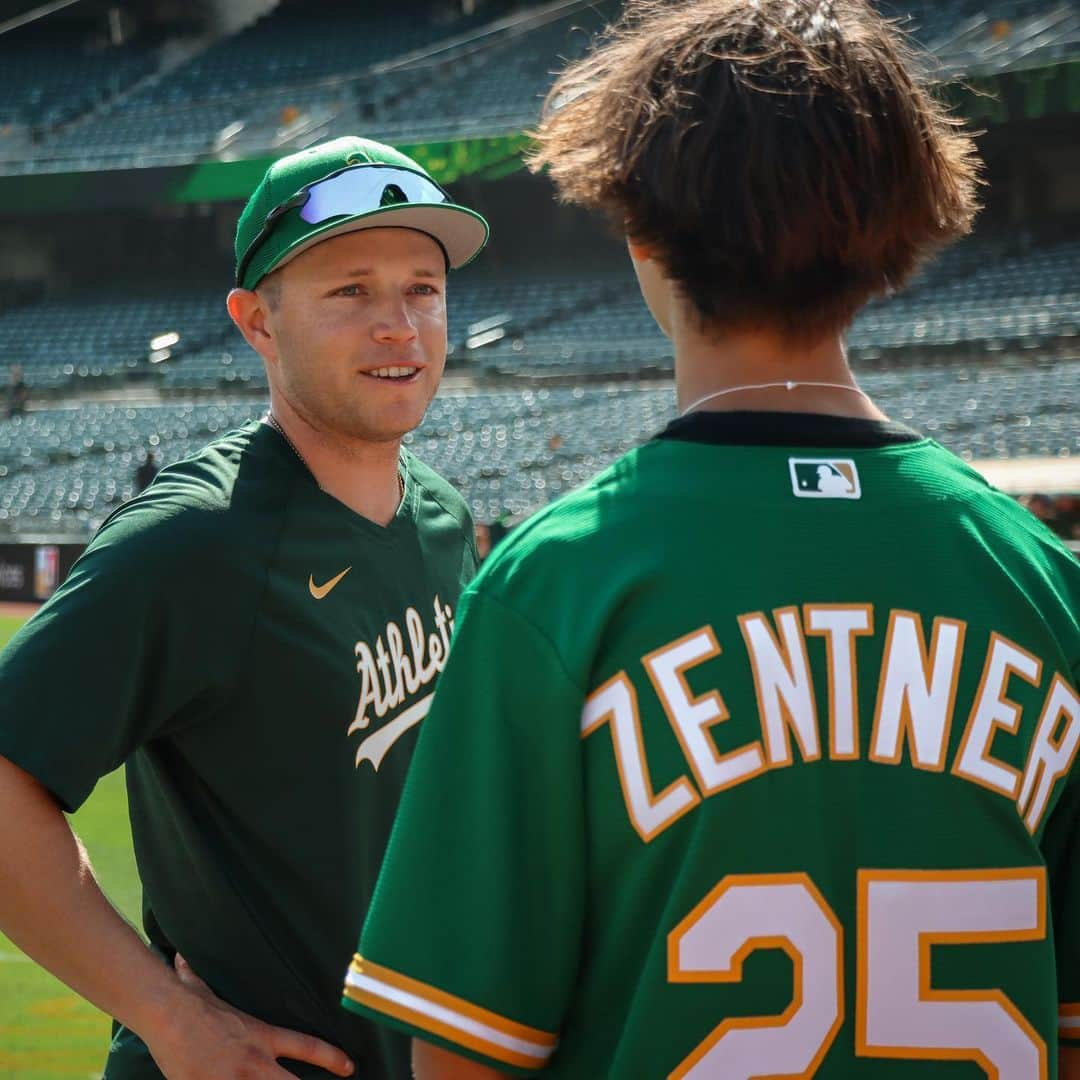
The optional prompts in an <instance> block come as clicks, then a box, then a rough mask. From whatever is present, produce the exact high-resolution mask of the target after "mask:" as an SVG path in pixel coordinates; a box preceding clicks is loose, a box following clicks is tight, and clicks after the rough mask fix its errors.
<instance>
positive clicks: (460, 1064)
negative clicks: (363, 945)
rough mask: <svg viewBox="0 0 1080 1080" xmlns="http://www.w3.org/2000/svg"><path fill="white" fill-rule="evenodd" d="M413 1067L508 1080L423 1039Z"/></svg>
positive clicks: (446, 1077) (432, 1079) (420, 1072)
mask: <svg viewBox="0 0 1080 1080" xmlns="http://www.w3.org/2000/svg"><path fill="white" fill-rule="evenodd" d="M412 1067H413V1077H414V1078H415V1080H507V1075H506V1073H502V1072H496V1071H495V1070H494V1069H491V1068H488V1066H487V1065H481V1064H480V1063H479V1062H478V1061H470V1060H469V1059H468V1058H463V1057H459V1056H458V1055H457V1054H451V1053H450V1051H449V1050H443V1049H441V1048H440V1047H438V1046H432V1045H431V1043H427V1042H423V1041H422V1040H421V1039H413V1041H412ZM1070 1080H1071V1078H1070Z"/></svg>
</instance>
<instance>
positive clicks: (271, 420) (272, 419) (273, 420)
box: [266, 412, 405, 505]
mask: <svg viewBox="0 0 1080 1080" xmlns="http://www.w3.org/2000/svg"><path fill="white" fill-rule="evenodd" d="M266 422H267V423H268V424H269V425H270V426H271V427H272V428H273V429H274V430H275V431H276V432H277V433H278V434H279V435H280V436H281V437H282V438H283V439H284V440H285V442H286V443H288V446H289V449H290V450H291V451H292V452H293V453H294V454H295V455H296V456H297V457H298V458H299V459H300V464H301V465H303V466H304V468H305V469H307V471H308V472H309V473H311V476H312V479H314V477H315V474H314V473H313V472H311V466H310V465H309V464H308V463H307V462H306V461H305V460H304V455H303V454H301V453H300V451H299V450H297V449H296V445H295V444H294V443H293V441H292V439H290V438H289V436H288V435H286V434H285V429H284V428H283V427H282V426H281V424H280V423H278V418H277V417H276V416H275V415H274V414H273V413H272V412H267V414H266ZM315 483H316V484H318V480H316V481H315ZM397 483H398V504H399V505H400V504H401V502H402V501H403V500H404V498H405V481H404V480H403V479H402V478H401V473H400V472H399V473H398V474H397ZM320 486H321V485H320Z"/></svg>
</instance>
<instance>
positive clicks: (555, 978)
mask: <svg viewBox="0 0 1080 1080" xmlns="http://www.w3.org/2000/svg"><path fill="white" fill-rule="evenodd" d="M772 422H773V423H777V424H779V423H781V421H780V420H778V419H776V418H773V420H772ZM782 422H783V423H784V424H785V425H786V426H785V429H784V436H785V438H786V439H788V440H791V438H792V435H793V433H794V435H795V436H797V440H796V442H795V444H794V445H792V443H791V442H790V441H788V443H787V445H770V433H769V430H768V429H769V425H770V419H769V418H768V417H754V418H750V419H748V418H747V417H745V416H744V417H739V416H733V417H722V416H701V417H695V418H692V419H691V420H690V421H684V422H682V423H680V424H676V425H673V427H672V428H671V429H669V431H668V432H667V433H665V435H666V437H664V438H662V439H659V440H655V441H654V442H653V443H651V444H649V445H648V446H647V447H645V448H643V449H642V450H640V451H638V452H635V453H633V454H631V455H629V456H628V457H626V458H625V459H623V460H622V461H621V462H619V463H617V464H616V465H615V466H614V467H613V468H612V469H611V470H609V471H608V472H607V473H606V474H605V475H604V476H602V477H601V478H599V479H598V480H597V481H596V482H594V483H593V484H592V485H590V487H589V488H588V489H586V490H585V491H584V492H582V493H579V494H578V495H575V496H572V497H571V498H570V499H568V500H566V501H564V502H563V503H561V504H559V505H557V506H556V507H554V508H552V509H550V510H549V511H548V512H547V513H545V514H544V515H541V516H540V517H539V518H538V519H537V520H536V521H535V522H533V523H531V524H529V525H528V526H526V527H525V529H524V531H523V532H522V534H521V535H520V536H516V537H514V538H512V539H511V540H510V541H509V543H508V544H507V545H506V546H505V547H504V548H503V549H501V550H500V552H499V553H498V554H497V556H496V558H495V559H494V561H493V564H492V565H490V566H489V567H487V568H486V569H485V572H484V573H483V574H482V575H481V578H480V579H479V580H478V581H477V583H476V585H475V587H474V589H473V590H471V591H470V594H469V595H468V597H467V601H466V603H465V604H464V606H463V609H462V612H461V615H460V617H459V625H458V636H457V637H456V638H455V642H454V646H453V650H452V653H451V658H450V662H449V664H448V666H447V670H446V672H445V673H444V676H443V681H442V683H441V684H440V689H439V691H438V693H437V695H436V701H435V705H434V707H433V709H432V712H431V714H430V715H429V717H428V720H427V722H426V723H427V727H426V728H425V731H424V732H423V734H422V736H421V739H420V743H419V747H418V752H417V757H416V759H415V760H414V764H413V772H412V774H411V776H410V779H409V781H408V783H407V787H406V793H405V797H404V801H403V803H402V809H401V816H400V817H399V821H398V824H397V826H396V829H395V834H394V838H393V840H392V843H391V847H390V850H389V853H388V856H387V862H386V863H385V865H384V871H383V876H382V878H381V879H380V885H379V889H378V892H377V896H376V903H375V905H374V907H373V909H372V911H371V914H370V915H369V918H368V921H367V923H366V925H365V931H364V936H363V939H362V943H361V949H360V955H359V956H358V958H357V960H356V961H355V962H354V965H353V968H352V970H351V973H350V976H349V983H348V985H347V990H346V995H347V998H346V1000H347V1002H348V1003H349V1004H350V1006H351V1007H355V1008H358V1009H359V1010H361V1011H366V1012H369V1013H371V1014H373V1015H381V1016H382V1017H383V1018H384V1019H385V1018H387V1017H389V1018H390V1019H391V1020H392V1022H394V1023H395V1024H397V1025H399V1026H403V1027H405V1028H406V1029H408V1030H411V1031H413V1032H415V1033H420V1034H421V1035H422V1036H423V1037H425V1038H431V1039H432V1040H433V1041H436V1042H439V1041H442V1042H444V1043H445V1044H446V1045H448V1046H451V1047H452V1048H454V1049H456V1050H457V1051H458V1052H460V1053H465V1054H469V1055H472V1056H476V1057H478V1058H480V1059H482V1060H485V1061H488V1062H491V1063H498V1065H499V1067H503V1068H506V1067H512V1068H516V1069H520V1070H521V1071H523V1072H525V1071H529V1070H530V1069H537V1068H545V1070H546V1071H545V1075H551V1076H565V1077H582V1076H590V1077H591V1076H596V1077H600V1076H609V1077H625V1078H638V1077H640V1078H652V1077H666V1076H672V1077H684V1076H686V1077H689V1076H692V1077H724V1078H747V1080H748V1078H750V1077H756V1076H788V1075H797V1076H810V1075H815V1076H820V1077H830V1078H841V1077H842V1078H850V1077H878V1076H886V1075H888V1076H893V1075H895V1076H897V1077H900V1076H906V1075H911V1076H915V1075H918V1076H920V1077H937V1076H941V1077H942V1078H943V1080H944V1078H947V1077H952V1076H960V1075H963V1074H964V1072H965V1071H966V1072H967V1073H968V1075H971V1076H977V1075H983V1074H989V1075H996V1076H999V1077H1001V1078H1002V1080H1028V1078H1032V1077H1040V1076H1047V1075H1050V1074H1051V1073H1050V1070H1052V1069H1053V1067H1054V1064H1055V1061H1056V1042H1057V1038H1058V1035H1059V1023H1060V1030H1061V1033H1062V1035H1063V1037H1066V1038H1067V1037H1069V1036H1070V1034H1071V1019H1072V1017H1073V1016H1076V1015H1080V1007H1077V1003H1080V978H1077V977H1076V976H1074V975H1073V974H1072V972H1073V970H1076V969H1077V960H1078V959H1080V933H1078V931H1080V923H1078V920H1077V919H1076V918H1075V916H1073V915H1072V914H1071V911H1070V901H1071V900H1075V898H1076V890H1077V887H1080V878H1078V879H1077V881H1076V882H1075V883H1074V881H1073V876H1074V875H1073V873H1072V871H1071V869H1070V868H1071V866H1072V865H1074V864H1075V863H1076V862H1077V859H1076V858H1075V854H1076V853H1075V852H1074V851H1073V850H1072V845H1073V840H1072V833H1073V828H1072V826H1073V824H1074V823H1075V811H1074V807H1075V804H1076V799H1077V794H1076V792H1077V790H1078V786H1077V784H1076V783H1075V782H1074V780H1073V778H1072V764H1073V760H1074V757H1075V754H1076V750H1077V747H1078V745H1080V699H1078V697H1077V693H1076V665H1077V662H1078V660H1080V631H1078V628H1077V622H1076V615H1075V612H1076V611H1077V610H1080V606H1078V605H1080V569H1078V568H1077V566H1076V564H1075V562H1073V561H1072V560H1071V557H1070V556H1069V555H1068V553H1067V552H1065V551H1064V549H1063V548H1061V547H1060V545H1059V544H1057V542H1056V541H1055V540H1054V539H1053V538H1052V537H1051V536H1050V534H1049V533H1047V532H1046V531H1045V530H1043V529H1042V527H1041V526H1040V525H1039V524H1038V523H1037V522H1035V521H1034V519H1032V518H1030V517H1029V516H1028V515H1027V514H1026V513H1025V512H1024V511H1022V510H1020V509H1019V508H1018V507H1016V506H1015V505H1014V504H1013V503H1012V502H1011V500H1008V499H1006V498H1005V497H1003V496H1000V495H998V494H997V493H994V492H993V491H991V490H990V489H989V488H988V487H987V486H986V485H985V484H984V483H983V482H982V481H981V480H980V479H979V478H978V477H977V476H976V475H975V474H974V473H972V472H971V471H970V470H968V469H967V468H966V467H964V466H963V465H962V464H961V463H960V462H958V461H957V460H956V459H955V458H953V457H952V456H951V455H948V454H947V453H946V452H945V451H943V450H942V449H941V448H940V447H938V446H936V445H935V444H933V443H931V442H928V441H926V440H920V439H918V438H917V437H916V436H914V434H913V433H909V432H905V431H904V430H903V429H899V430H898V429H897V428H895V427H894V426H891V425H884V424H872V423H867V422H856V421H847V422H844V421H836V420H835V419H826V418H809V417H808V418H803V420H802V421H798V422H794V423H793V422H792V420H791V418H786V419H785V420H783V421H782ZM496 656H497V657H498V661H497V663H493V659H494V658H495V657H496ZM448 792H452V793H453V796H452V798H451V797H448ZM1073 906H1074V905H1073ZM1056 971H1057V972H1058V974H1057V975H1055V972H1056ZM403 995H404V996H403ZM406 1001H407V1004H403V1002H406ZM1059 1012H1060V1016H1061V1019H1060V1021H1059ZM478 1025H479V1026H478ZM965 1063H966V1064H965ZM916 1070H917V1071H916Z"/></svg>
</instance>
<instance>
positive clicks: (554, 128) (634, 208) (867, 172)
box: [530, 0, 979, 341]
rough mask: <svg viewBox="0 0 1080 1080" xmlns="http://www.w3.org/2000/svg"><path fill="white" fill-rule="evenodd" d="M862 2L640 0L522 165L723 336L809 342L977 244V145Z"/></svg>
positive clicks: (562, 93) (564, 94) (558, 105)
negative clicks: (652, 264)
mask: <svg viewBox="0 0 1080 1080" xmlns="http://www.w3.org/2000/svg"><path fill="white" fill-rule="evenodd" d="M913 59H914V55H913V53H912V52H910V50H909V49H908V47H907V45H906V42H905V41H904V39H903V37H902V36H901V34H900V33H899V32H898V31H897V30H896V29H895V27H893V26H892V24H890V23H889V22H887V21H886V20H885V19H883V18H882V17H881V16H880V15H878V14H877V13H876V12H875V11H874V10H873V9H872V8H871V7H869V5H868V4H866V3H864V2H862V0H832V2H829V0H824V2H822V0H686V2H680V3H672V2H671V0H628V3H627V8H626V11H625V13H624V15H623V17H622V19H621V20H620V21H619V22H618V23H616V24H615V25H614V26H612V27H610V28H609V29H608V31H607V32H606V34H605V36H604V37H603V38H602V39H601V40H600V42H599V44H598V45H597V46H596V47H595V48H594V49H593V50H592V52H591V53H590V54H589V55H587V56H586V57H585V58H584V59H582V60H580V61H578V62H577V63H574V64H572V65H570V66H569V67H568V68H567V69H566V70H565V71H564V72H563V73H562V75H561V76H560V77H559V79H558V80H557V81H556V83H555V85H554V87H553V88H552V90H551V93H550V95H549V97H548V102H547V106H546V110H545V118H544V119H543V120H542V121H541V123H540V126H539V130H538V131H537V132H535V133H534V136H535V138H536V144H537V145H536V149H535V151H534V153H533V155H532V157H531V161H530V165H531V167H532V168H533V169H534V171H535V170H539V169H541V168H543V167H546V168H547V169H548V170H549V171H550V174H551V177H552V179H553V181H554V182H555V185H556V187H557V189H558V192H559V195H560V197H561V198H562V200H563V201H566V202H573V203H578V204H581V205H583V206H586V207H595V208H599V209H602V210H604V211H606V212H607V213H608V214H609V215H610V217H611V218H612V220H613V222H614V223H615V225H616V226H617V228H619V229H620V230H621V231H622V232H624V233H625V234H626V235H628V236H629V237H630V238H631V240H633V241H635V242H637V243H639V244H642V245H645V246H647V247H648V248H649V249H650V251H651V253H652V254H653V256H654V257H655V258H656V259H657V261H658V262H659V264H660V266H661V267H662V268H663V270H664V273H665V275H666V276H667V277H668V278H670V279H671V280H673V281H674V282H675V283H676V284H677V285H678V287H679V288H680V290H681V291H682V293H683V294H684V295H685V296H686V298H687V299H689V301H690V303H691V304H692V305H693V307H694V308H695V309H696V310H697V312H698V313H699V314H700V315H701V317H702V320H703V322H704V323H705V324H706V326H707V327H708V328H710V329H712V330H716V331H725V330H731V329H747V328H755V327H769V328H772V329H774V330H779V331H780V332H782V333H783V334H784V335H785V336H787V337H789V338H798V339H802V340H804V341H806V340H816V339H818V338H821V337H823V336H824V335H825V334H828V333H835V332H837V331H839V330H842V329H843V328H844V327H845V326H846V325H847V324H848V323H849V322H850V321H851V319H852V317H853V316H854V314H855V312H856V311H857V310H858V309H859V308H860V307H861V306H862V305H863V304H865V303H866V302H867V300H869V299H870V298H871V297H873V296H876V295H879V294H881V293H884V292H886V291H888V290H894V289H897V288H899V287H900V286H902V285H903V284H904V282H905V281H906V280H907V278H908V277H909V276H910V275H911V273H912V271H913V270H914V269H915V268H916V266H917V265H918V263H919V261H920V260H921V259H922V258H923V257H925V256H926V255H927V254H929V253H930V252H931V251H933V250H934V249H935V248H937V247H939V246H940V245H942V244H943V243H945V242H947V241H949V240H951V239H953V238H955V237H957V236H960V235H962V234H964V233H966V232H967V231H968V230H969V229H970V227H971V221H972V218H973V217H974V214H975V211H976V209H977V205H976V199H975V192H976V187H977V184H978V179H977V171H978V167H979V162H978V159H977V157H976V154H975V148H974V144H973V142H972V140H971V138H970V137H969V136H968V135H967V134H965V133H964V132H963V131H961V130H960V124H959V122H958V121H956V120H954V119H952V118H951V117H950V116H949V115H948V114H947V113H946V111H945V109H944V107H943V106H941V105H940V104H938V103H937V102H936V101H935V100H934V99H933V98H932V97H931V96H930V94H929V93H928V91H927V90H926V89H925V88H923V87H922V86H920V85H919V84H918V83H917V81H916V79H915V78H914V77H913V75H912V74H911V72H910V70H909V68H910V67H911V66H913Z"/></svg>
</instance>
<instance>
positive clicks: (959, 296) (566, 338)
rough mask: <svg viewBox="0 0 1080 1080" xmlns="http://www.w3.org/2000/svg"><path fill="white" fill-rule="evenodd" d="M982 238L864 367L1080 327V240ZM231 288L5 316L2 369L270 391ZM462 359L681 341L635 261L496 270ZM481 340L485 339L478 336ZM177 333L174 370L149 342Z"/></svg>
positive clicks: (861, 330) (883, 309)
mask: <svg viewBox="0 0 1080 1080" xmlns="http://www.w3.org/2000/svg"><path fill="white" fill-rule="evenodd" d="M1018 244H1019V241H1018V239H1017V238H1016V237H1013V236H1012V235H1011V234H995V233H993V232H988V233H987V234H986V235H976V236H974V237H971V238H969V239H967V240H965V241H963V242H961V243H960V244H958V245H956V246H955V247H954V248H951V249H949V250H948V251H946V252H945V253H944V254H943V255H942V256H941V257H940V258H939V259H937V260H935V261H934V262H932V263H930V264H929V265H928V266H927V268H926V269H925V270H924V271H923V272H922V273H921V274H920V275H919V276H918V277H917V278H916V279H915V281H914V282H913V284H912V286H911V287H910V288H909V289H908V290H907V291H906V292H903V293H901V294H900V295H899V296H897V297H895V298H892V299H889V300H881V301H878V302H876V303H874V304H871V305H870V306H869V307H868V308H867V309H866V310H865V311H863V312H862V313H861V314H860V315H859V317H858V319H857V320H856V322H855V325H854V326H853V327H852V329H851V332H850V334H849V339H848V343H849V347H850V350H851V352H852V355H853V356H854V357H856V358H864V359H866V358H868V359H872V358H877V357H882V356H886V355H888V354H891V353H895V352H896V351H898V350H908V351H910V350H941V349H957V348H959V349H983V350H989V351H991V352H992V351H996V350H1000V349H1004V348H1036V347H1042V346H1046V345H1047V344H1049V343H1051V342H1054V341H1062V340H1070V339H1072V338H1075V337H1076V335H1077V334H1078V332H1080V239H1077V238H1075V237H1062V238H1060V239H1053V238H1051V239H1049V240H1044V241H1042V242H1035V241H1034V240H1030V241H1029V242H1028V244H1027V246H1026V249H1025V250H1020V248H1019V247H1018ZM227 287H228V283H227V282H225V281H221V282H217V283H205V284H202V285H197V284H196V285H193V284H185V285H181V286H163V287H161V288H160V289H159V290H158V291H153V292H147V291H146V288H145V287H144V286H135V287H128V286H123V285H119V286H116V287H114V288H111V289H108V290H99V291H96V292H89V293H85V294H81V295H77V296H70V297H65V298H55V299H51V300H47V301H44V302H38V303H29V304H24V305H22V306H19V307H14V308H11V309H8V310H6V311H0V358H2V360H0V362H4V361H6V362H8V363H19V364H21V365H22V366H23V367H24V369H25V371H26V377H27V381H28V382H30V383H31V385H32V386H34V387H35V388H36V389H37V390H52V389H57V388H63V387H68V388H73V387H74V388H77V387H79V386H84V385H87V383H88V381H89V382H90V383H93V382H95V381H99V380H101V379H107V378H108V379H117V378H120V377H133V376H137V377H139V378H141V379H142V380H143V381H145V382H147V383H149V384H152V385H155V386H160V387H161V388H162V389H164V390H210V389H216V388H219V387H224V388H226V389H229V388H243V387H244V386H251V387H253V388H255V387H261V386H262V385H264V376H263V371H262V364H261V361H260V360H259V358H258V357H257V356H256V355H255V354H254V353H253V352H252V351H251V350H250V349H249V348H248V346H247V345H246V344H245V343H244V341H243V339H242V338H241V337H240V335H239V333H238V332H237V331H236V330H235V328H234V327H233V325H232V323H231V322H230V321H229V318H228V315H227V314H226V312H225V307H224V294H225V292H226V289H227ZM449 310H450V325H449V338H450V343H451V347H452V352H451V361H452V363H454V364H457V365H459V366H460V365H464V366H465V367H466V368H467V369H470V370H476V371H489V372H493V373H496V374H507V373H509V374H520V373H522V372H528V371H535V372H540V373H547V374H559V373H571V374H572V373H575V372H579V371H584V372H591V373H593V374H604V373H626V372H635V371H640V370H642V369H644V368H660V369H662V370H670V368H671V363H672V361H671V346H670V343H669V342H668V341H667V340H666V338H664V336H663V335H662V334H661V333H660V331H659V330H658V329H657V327H656V325H655V323H654V322H653V320H652V318H651V317H650V315H649V313H648V311H647V310H646V308H645V306H644V304H643V303H642V302H641V299H640V296H639V294H638V291H637V287H636V284H635V282H634V280H633V275H632V273H631V271H630V269H629V266H628V264H627V263H626V260H625V258H623V257H622V256H619V257H618V258H615V259H612V258H610V257H607V258H606V259H600V260H599V261H598V260H597V259H596V258H594V259H593V264H592V266H591V267H590V265H589V264H588V263H582V264H580V265H579V264H569V263H567V264H563V265H561V266H560V265H544V266H542V267H531V266H522V267H518V268H514V269H512V270H507V269H506V268H502V267H500V268H497V269H495V270H489V269H485V268H484V267H483V264H482V263H481V264H478V266H477V267H475V268H473V267H470V268H469V269H467V270H465V271H463V272H462V273H460V274H457V275H454V276H453V277H452V278H451V281H450V288H449ZM478 328H479V330H481V331H483V332H482V333H477V332H476V330H477V329H478ZM169 331H176V332H178V333H179V334H180V342H179V343H178V345H177V346H175V347H174V348H173V349H172V355H171V356H170V357H167V358H164V360H163V362H162V363H158V364H151V363H149V362H148V358H149V353H150V342H151V339H152V338H153V337H155V336H156V335H159V334H163V333H167V332H169Z"/></svg>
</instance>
